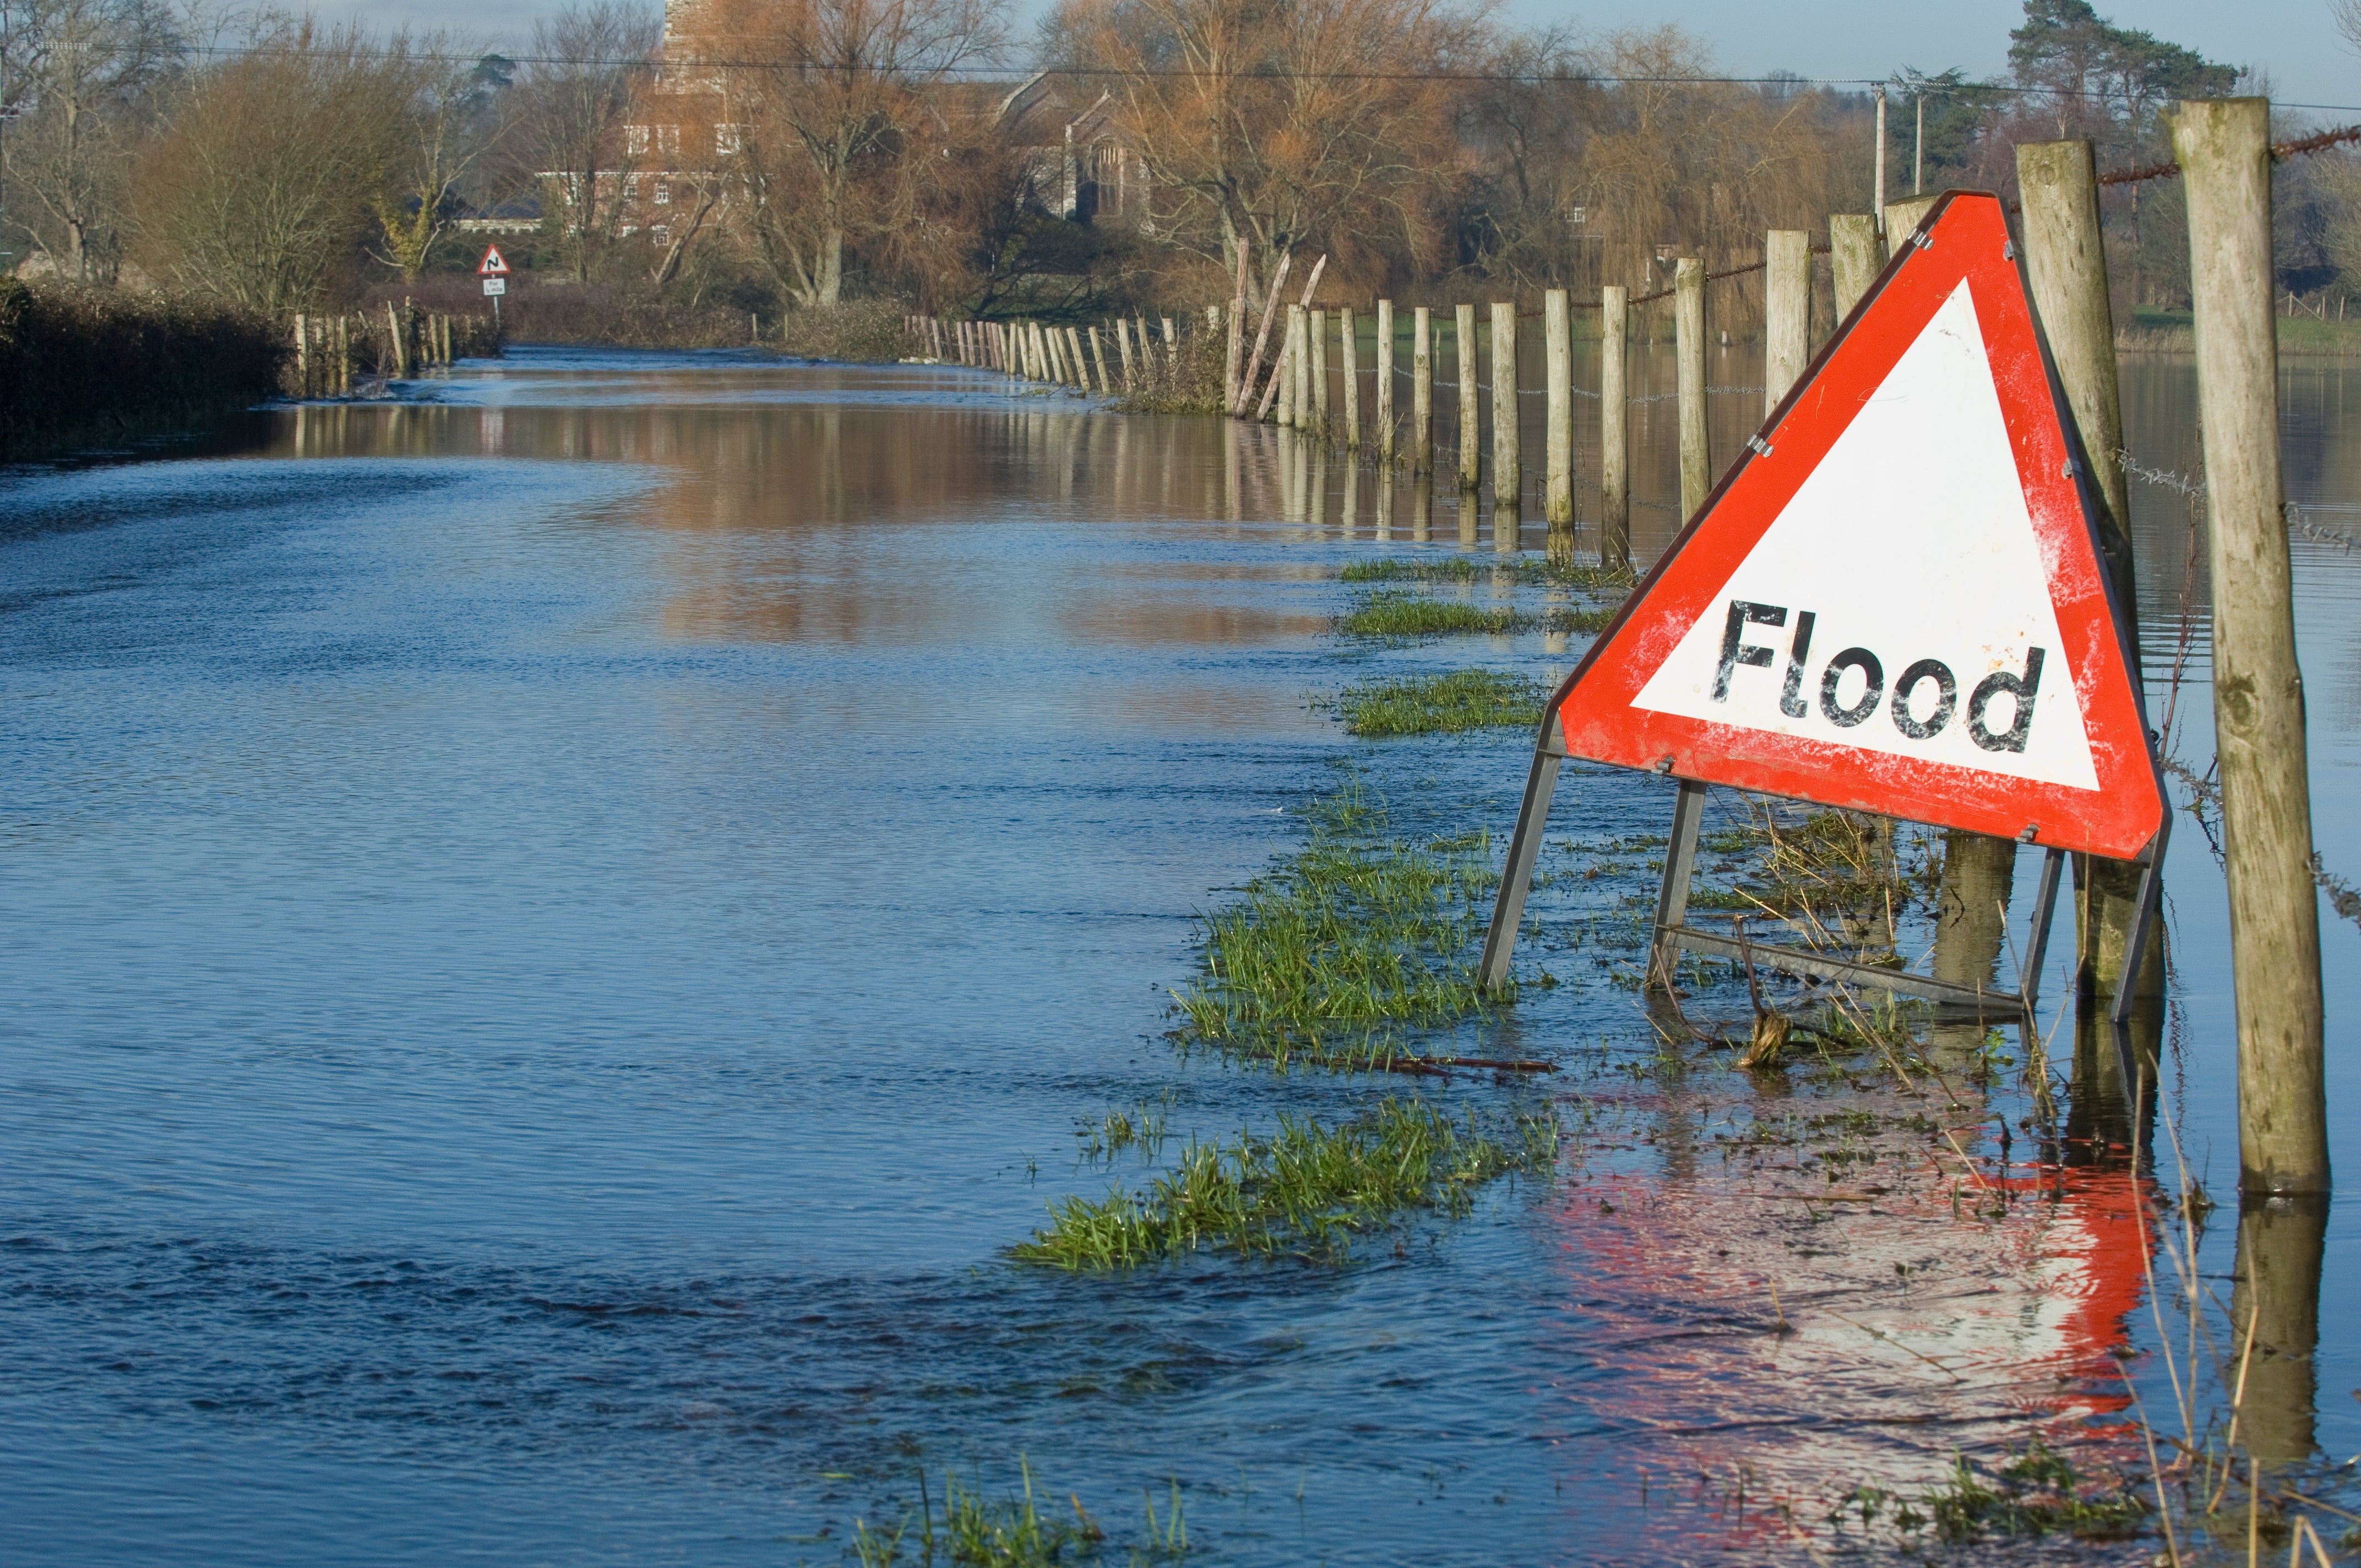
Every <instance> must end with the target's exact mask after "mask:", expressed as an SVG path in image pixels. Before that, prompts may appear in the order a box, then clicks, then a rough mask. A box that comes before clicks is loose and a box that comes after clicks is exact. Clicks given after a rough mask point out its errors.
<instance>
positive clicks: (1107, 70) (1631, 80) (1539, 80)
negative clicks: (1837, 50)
mask: <svg viewBox="0 0 2361 1568" xmlns="http://www.w3.org/2000/svg"><path fill="white" fill-rule="evenodd" d="M190 52H191V53H192V54H200V55H206V56H210V57H213V58H216V59H252V58H256V57H258V56H264V55H271V54H299V53H302V52H305V51H303V50H301V49H291V48H289V47H288V46H285V45H280V44H199V45H192V46H191V48H190ZM410 58H411V59H412V60H439V61H442V62H445V63H446V64H453V65H474V64H477V63H478V62H479V61H482V60H492V59H497V60H500V61H501V62H502V63H504V64H508V65H573V66H584V67H590V68H596V69H599V70H629V69H635V68H636V69H644V70H653V69H655V68H656V67H657V66H658V65H659V63H660V62H659V61H657V60H653V59H651V58H642V57H630V58H616V59H603V58H602V59H587V60H586V59H581V58H577V57H569V56H565V55H534V54H508V53H504V52H502V51H500V50H498V49H488V50H485V51H483V52H482V53H478V54H450V53H445V52H441V51H434V50H416V49H414V50H412V51H410ZM683 63H684V64H685V65H686V66H694V67H695V68H697V69H699V70H707V71H758V70H760V71H782V70H802V71H848V70H850V71H878V72H881V73H882V72H884V71H889V70H893V69H905V68H888V67H882V66H878V65H875V64H872V63H870V62H867V61H859V60H856V61H851V62H847V61H843V60H814V59H809V58H806V57H801V56H794V55H780V56H770V57H752V56H749V57H733V58H730V59H726V60H725V59H715V58H713V57H710V56H697V57H696V58H694V59H692V60H686V61H684V62H683ZM922 71H923V74H925V75H928V76H936V77H945V76H948V77H958V78H962V79H966V80H971V81H976V82H1005V83H1006V84H1008V85H1009V86H1012V87H1015V86H1021V85H1023V84H1024V83H1025V82H1028V81H1030V80H1032V79H1033V78H1035V77H1038V76H1081V77H1093V78H1120V77H1146V78H1149V79H1151V80H1160V79H1161V80H1187V79H1202V78H1212V79H1217V80H1226V81H1246V82H1251V81H1257V80H1268V81H1274V82H1514V83H1519V84H1521V85H1525V86H1531V87H1546V86H1562V87H1787V88H1817V87H1861V88H1876V87H1892V86H1894V85H1895V82H1894V78H1892V77H1884V76H1798V75H1795V74H1792V73H1790V74H1782V75H1775V76H1609V75H1602V74H1598V73H1594V72H1589V71H1551V72H1543V71H1298V70H1294V69H1291V68H1286V67H1268V66H1256V67H1252V68H1249V69H1246V70H1239V71H1191V70H1188V69H1185V68H1176V67H1162V66H1152V67H1142V68H1139V69H1136V70H1135V69H1130V68H1124V69H1116V68H1113V67H1108V66H1084V65H1041V66H1009V65H948V66H930V67H925V68H922ZM1916 93H1917V94H1918V95H1921V96H1925V97H1930V98H1941V97H1953V96H1964V95H1968V94H1972V93H1983V94H1991V95H1997V96H2002V97H2034V98H2038V97H2076V96H2082V94H2075V93H2059V92H2058V91H2056V90H2055V89H2052V88H2048V87H2018V86H2011V85H2007V84H2004V83H2001V82H1960V83H1958V84H1956V85H1950V86H1942V87H1933V88H1921V89H1917V90H1916ZM2088 96H2091V97H2093V98H2105V97H2106V96H2107V94H2104V93H2091V94H2088ZM2272 106H2273V107H2274V108H2280V109H2306V110H2319V111H2323V112H2330V113H2337V114H2354V115H2361V104H2293V103H2283V102H2276V101H2275V102H2274V104H2273V105H2272Z"/></svg>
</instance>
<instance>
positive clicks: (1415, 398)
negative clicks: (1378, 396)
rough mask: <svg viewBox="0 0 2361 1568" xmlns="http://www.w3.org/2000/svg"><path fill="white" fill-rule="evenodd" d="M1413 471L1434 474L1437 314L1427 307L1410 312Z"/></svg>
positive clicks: (1421, 306) (1415, 474) (1422, 306)
mask: <svg viewBox="0 0 2361 1568" xmlns="http://www.w3.org/2000/svg"><path fill="white" fill-rule="evenodd" d="M1410 332H1411V337H1410V471H1411V475H1412V476H1413V477H1415V476H1417V475H1420V474H1432V473H1433V472H1434V313H1433V311H1431V310H1429V309H1428V308H1427V307H1426V306H1424V305H1419V306H1416V307H1414V308H1413V309H1412V310H1411V326H1410Z"/></svg>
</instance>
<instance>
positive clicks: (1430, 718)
mask: <svg viewBox="0 0 2361 1568" xmlns="http://www.w3.org/2000/svg"><path fill="white" fill-rule="evenodd" d="M1545 695H1546V688H1545V687H1543V685H1542V684H1541V683H1540V682H1539V681H1533V680H1527V679H1526V678H1524V677H1523V676H1521V675H1504V674H1500V673H1499V671H1497V670H1454V671H1452V672H1451V673H1450V674H1445V675H1414V676H1411V677H1410V678H1408V679H1404V680H1387V681H1363V682H1361V683H1359V684H1358V685H1349V686H1346V687H1345V689H1344V691H1343V692H1342V693H1340V694H1338V696H1337V698H1336V708H1337V711H1339V712H1340V713H1342V714H1343V715H1344V716H1345V733H1347V734H1350V735H1371V736H1383V735H1447V734H1456V733H1458V732H1459V731H1461V730H1466V729H1510V728H1514V729H1531V728H1532V726H1534V725H1535V724H1538V723H1540V722H1541V712H1542V698H1543V696H1545Z"/></svg>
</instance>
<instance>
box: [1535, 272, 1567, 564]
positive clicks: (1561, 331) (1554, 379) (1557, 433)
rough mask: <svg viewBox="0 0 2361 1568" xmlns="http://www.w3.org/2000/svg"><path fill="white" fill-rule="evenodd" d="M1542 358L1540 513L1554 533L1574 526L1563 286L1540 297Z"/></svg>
mask: <svg viewBox="0 0 2361 1568" xmlns="http://www.w3.org/2000/svg"><path fill="white" fill-rule="evenodd" d="M1542 357H1543V360H1544V361H1545V362H1546V363H1545V365H1544V370H1545V372H1546V374H1547V375H1548V377H1549V404H1548V409H1549V412H1548V418H1549V433H1548V435H1547V436H1546V438H1545V439H1544V442H1543V458H1542V460H1543V463H1544V464H1545V465H1547V471H1546V474H1545V476H1544V478H1543V491H1542V515H1543V519H1544V520H1545V521H1547V522H1548V523H1549V525H1550V528H1551V530H1552V532H1555V531H1557V530H1560V529H1571V528H1572V527H1573V526H1574V318H1573V315H1572V313H1571V306H1570V305H1569V303H1568V302H1567V299H1566V292H1565V290H1563V289H1552V290H1550V291H1548V292H1547V293H1545V294H1543V296H1542Z"/></svg>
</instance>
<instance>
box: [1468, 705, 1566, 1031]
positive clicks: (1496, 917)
mask: <svg viewBox="0 0 2361 1568" xmlns="http://www.w3.org/2000/svg"><path fill="white" fill-rule="evenodd" d="M1554 718H1555V715H1554V714H1552V715H1545V716H1544V717H1543V719H1542V723H1543V726H1544V727H1546V726H1548V725H1549V724H1550V723H1551V722H1552V721H1553V720H1554ZM1545 734H1546V729H1545ZM1558 762H1559V757H1558V754H1557V753H1556V752H1555V751H1553V750H1551V748H1550V747H1549V745H1548V743H1547V740H1546V739H1544V740H1543V743H1542V744H1540V745H1538V746H1536V747H1534V748H1533V766H1532V772H1531V773H1527V774H1526V775H1525V798H1524V800H1523V801H1522V802H1521V803H1520V804H1519V806H1517V829H1516V832H1515V833H1514V834H1513V835H1511V836H1510V839H1509V863H1508V864H1507V865H1506V866H1505V867H1503V868H1501V872H1500V892H1499V896H1498V897H1496V898H1495V899H1494V900H1493V902H1492V927H1491V929H1489V930H1488V931H1487V932H1485V933H1484V958H1483V961H1482V962H1481V963H1480V964H1478V965H1477V977H1478V979H1480V980H1481V981H1482V982H1483V984H1484V986H1485V988H1486V989H1487V990H1489V991H1498V990H1499V989H1500V988H1501V987H1502V986H1504V985H1506V984H1508V983H1509V959H1510V958H1511V957H1512V956H1514V954H1515V952H1516V950H1517V925H1518V922H1520V921H1521V920H1522V919H1524V917H1525V893H1526V890H1527V889H1529V888H1531V887H1532V882H1533V861H1535V860H1536V859H1537V858H1539V856H1540V855H1541V852H1542V829H1543V828H1544V827H1545V826H1547V824H1548V822H1549V808H1550V796H1551V795H1554V794H1555V793H1556V790H1557V769H1558Z"/></svg>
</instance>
